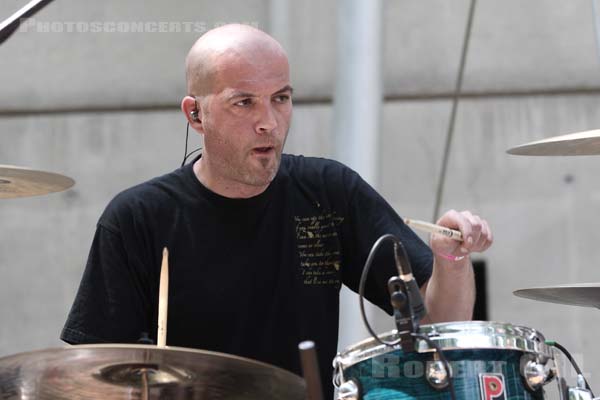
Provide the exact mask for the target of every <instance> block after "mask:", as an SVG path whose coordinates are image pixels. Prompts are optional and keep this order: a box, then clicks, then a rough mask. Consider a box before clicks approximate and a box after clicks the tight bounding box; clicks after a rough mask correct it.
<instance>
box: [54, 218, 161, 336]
mask: <svg viewBox="0 0 600 400" xmlns="http://www.w3.org/2000/svg"><path fill="white" fill-rule="evenodd" d="M147 279H148V277H147V276H144V274H143V273H142V271H139V268H137V267H136V265H135V263H134V262H131V261H130V260H128V256H127V252H126V250H125V245H124V242H123V239H122V237H121V234H120V233H119V232H118V231H114V230H113V229H110V228H108V227H107V226H104V225H102V224H101V223H99V224H98V226H97V229H96V233H95V236H94V240H93V243H92V247H91V250H90V254H89V257H88V261H87V264H86V267H85V271H84V274H83V278H82V280H81V284H80V286H79V290H78V292H77V295H76V297H75V301H74V303H73V306H72V308H71V311H70V313H69V316H68V318H67V322H66V323H65V326H64V328H63V330H62V333H61V339H62V340H64V341H65V342H67V343H71V344H86V343H102V342H108V343H132V342H136V341H137V340H138V339H139V338H140V336H141V334H142V332H147V333H148V334H151V333H152V332H151V331H150V323H149V322H150V321H149V315H151V312H150V308H149V303H150V301H149V299H148V296H147V293H145V291H144V289H143V288H144V280H147ZM146 287H147V286H146Z"/></svg>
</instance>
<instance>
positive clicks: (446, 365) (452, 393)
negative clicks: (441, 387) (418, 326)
mask: <svg viewBox="0 0 600 400" xmlns="http://www.w3.org/2000/svg"><path fill="white" fill-rule="evenodd" d="M412 336H414V337H417V338H419V339H423V340H424V341H426V342H427V344H428V345H429V346H431V347H433V348H434V349H435V351H436V352H437V353H438V355H439V356H440V359H441V360H442V363H443V364H444V368H445V369H446V373H447V374H448V389H449V390H450V398H451V399H452V400H456V392H455V391H454V384H453V383H452V370H451V369H450V363H449V362H448V359H447V358H446V356H445V355H444V352H443V351H442V349H441V348H440V346H438V344H437V343H436V342H434V341H433V340H431V339H430V338H429V337H428V336H427V335H423V334H421V333H412Z"/></svg>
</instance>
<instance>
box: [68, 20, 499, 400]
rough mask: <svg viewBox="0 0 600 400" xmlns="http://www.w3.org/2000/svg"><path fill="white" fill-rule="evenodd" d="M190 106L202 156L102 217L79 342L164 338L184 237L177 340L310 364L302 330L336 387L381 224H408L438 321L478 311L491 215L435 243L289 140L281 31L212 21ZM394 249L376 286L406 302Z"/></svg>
mask: <svg viewBox="0 0 600 400" xmlns="http://www.w3.org/2000/svg"><path fill="white" fill-rule="evenodd" d="M186 73H187V93H188V95H187V96H185V97H184V98H183V100H182V102H181V109H182V111H183V115H184V117H185V118H186V119H187V121H188V122H189V124H190V126H191V127H192V128H193V129H194V130H196V131H197V132H198V133H199V134H200V135H201V136H202V138H203V141H204V148H203V151H202V154H201V156H200V157H198V158H196V159H195V160H194V161H193V162H191V163H189V164H187V165H185V166H183V167H182V168H179V169H177V170H175V171H173V172H171V173H168V174H166V175H164V176H161V177H158V178H155V179H152V180H150V181H148V182H144V183H142V184H140V185H137V186H135V187H133V188H130V189H128V190H125V191H124V192H122V193H120V194H119V195H117V196H116V197H115V198H114V199H113V200H112V201H111V202H110V204H109V205H108V206H107V208H106V210H105V211H104V213H103V214H102V216H101V217H100V219H99V221H98V224H97V229H96V233H95V236H94V240H93V243H92V246H91V250H90V254H89V258H88V262H87V265H86V268H85V272H84V274H83V279H82V281H81V285H80V287H79V291H78V293H77V296H76V298H75V302H74V304H73V307H72V309H71V312H70V314H69V317H68V319H67V322H66V324H65V327H64V329H63V331H62V335H61V338H62V339H63V340H64V341H66V342H69V343H73V344H82V343H101V342H109V343H135V342H136V341H138V340H139V339H140V338H141V337H143V336H144V335H149V336H150V338H151V339H152V340H156V323H157V309H158V293H159V290H158V287H159V274H160V265H161V257H162V249H163V247H165V246H166V247H167V248H168V249H169V254H170V259H169V265H170V290H169V313H168V316H169V319H168V333H167V335H168V337H167V343H168V345H170V346H181V347H192V348H201V349H207V350H214V351H219V352H225V353H231V354H237V355H240V356H244V357H249V358H252V359H256V360H260V361H264V362H267V363H270V364H273V365H277V366H279V367H283V368H286V369H288V370H290V371H292V372H295V373H298V374H300V373H301V369H300V363H299V356H298V351H297V345H298V343H299V342H301V341H303V340H306V339H310V340H313V341H315V342H316V344H317V348H318V351H319V353H318V354H319V363H320V368H321V374H322V381H323V385H324V387H325V391H326V393H325V396H326V397H325V398H331V394H332V390H333V389H332V387H331V384H330V382H331V362H332V359H333V358H334V355H335V352H336V348H337V338H338V306H339V290H340V287H341V285H342V284H345V285H347V286H348V287H349V288H351V289H352V290H354V291H356V290H357V289H358V282H359V279H360V275H361V271H362V267H363V265H364V263H365V260H366V258H367V255H368V253H369V250H370V249H371V246H372V245H373V243H374V242H375V241H376V240H377V238H379V237H380V236H382V235H384V234H387V233H391V234H394V235H396V236H397V237H399V238H400V240H401V241H402V243H403V244H404V246H405V247H406V250H407V252H408V254H409V257H410V259H411V262H412V268H413V272H414V275H415V277H416V279H417V282H418V284H419V285H420V287H421V289H422V292H423V294H424V299H425V303H426V307H427V309H428V312H429V314H428V316H427V317H426V320H425V321H424V322H441V321H452V320H468V319H470V318H471V315H472V309H473V303H474V297H475V296H474V292H475V289H474V283H473V282H474V281H473V271H472V267H471V262H470V259H469V255H470V254H471V253H472V252H480V251H484V250H486V249H487V248H488V247H489V246H490V244H491V243H492V233H491V231H490V228H489V227H488V223H487V222H486V221H485V220H483V219H482V218H480V217H478V216H476V215H474V214H472V213H471V212H469V211H463V212H457V211H449V212H447V213H445V214H444V215H443V216H442V217H441V218H440V219H439V221H437V223H438V224H440V225H443V226H445V227H449V228H453V229H457V230H460V231H461V232H462V234H463V237H464V238H465V240H464V242H458V241H453V240H450V239H447V238H445V237H442V236H438V235H432V237H431V241H430V247H428V246H427V245H426V244H425V243H423V242H422V241H421V240H420V239H419V238H418V237H417V236H416V235H415V234H414V233H413V232H412V231H411V229H409V228H408V227H407V226H406V225H404V223H403V222H402V219H401V218H400V217H399V216H398V215H397V214H396V212H395V211H394V210H393V209H392V207H390V205H389V204H388V203H386V201H385V200H384V199H383V198H382V197H381V196H380V195H379V194H378V193H377V192H376V191H375V190H374V189H373V188H371V187H370V186H369V185H368V184H367V183H366V182H365V181H364V180H362V179H361V177H360V176H359V175H358V174H357V173H355V172H354V171H352V170H351V169H350V168H348V167H346V166H344V165H342V164H340V163H338V162H336V161H332V160H327V159H321V158H311V157H303V156H294V155H288V154H282V150H283V146H284V143H285V139H286V136H287V133H288V129H289V126H290V121H291V117H292V95H293V89H292V86H291V83H290V75H289V65H288V59H287V56H286V53H285V51H284V50H283V48H282V47H281V46H280V44H279V43H278V42H277V41H275V40H274V39H273V38H272V37H270V36H269V35H267V34H266V33H264V32H262V31H260V30H257V29H255V28H253V27H250V26H245V25H237V24H232V25H226V26H222V27H219V28H216V29H213V30H211V31H209V32H207V33H205V34H204V35H203V36H202V37H200V39H198V41H197V42H196V43H195V44H194V46H193V47H192V48H191V50H190V52H189V54H188V56H187V59H186ZM391 260H393V258H392V254H391V249H390V248H386V249H385V251H382V252H381V254H379V255H378V256H377V257H376V259H375V261H374V265H373V267H372V269H371V275H372V276H370V277H369V281H368V284H367V288H366V297H367V298H368V299H369V300H370V301H372V302H373V303H375V304H377V305H378V306H379V307H381V308H382V309H384V310H386V311H387V312H388V313H391V308H390V305H389V298H388V292H387V288H386V282H387V280H388V279H389V278H390V277H391V276H392V275H393V274H395V267H394V263H393V262H392V261H391Z"/></svg>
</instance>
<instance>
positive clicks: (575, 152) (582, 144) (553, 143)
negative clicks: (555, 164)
mask: <svg viewBox="0 0 600 400" xmlns="http://www.w3.org/2000/svg"><path fill="white" fill-rule="evenodd" d="M506 152H507V153H508V154H514V155H520V156H594V155H599V154H600V129H597V130H593V131H585V132H578V133H571V134H569V135H562V136H554V137H551V138H547V139H543V140H538V141H535V142H530V143H525V144H522V145H520V146H516V147H513V148H512V149H508V150H507V151H506Z"/></svg>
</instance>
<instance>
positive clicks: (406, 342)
mask: <svg viewBox="0 0 600 400" xmlns="http://www.w3.org/2000/svg"><path fill="white" fill-rule="evenodd" d="M388 292H389V294H390V303H391V304H392V308H393V309H394V322H395V324H396V330H397V331H398V336H400V346H401V347H402V351H403V352H405V353H413V352H415V351H416V349H415V340H414V337H413V336H412V334H413V333H416V332H417V331H418V330H419V320H418V318H417V316H416V315H415V313H414V312H412V308H411V302H410V296H409V295H408V288H407V287H406V282H405V281H403V280H402V279H401V278H400V277H399V276H393V277H391V278H390V280H389V281H388Z"/></svg>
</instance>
